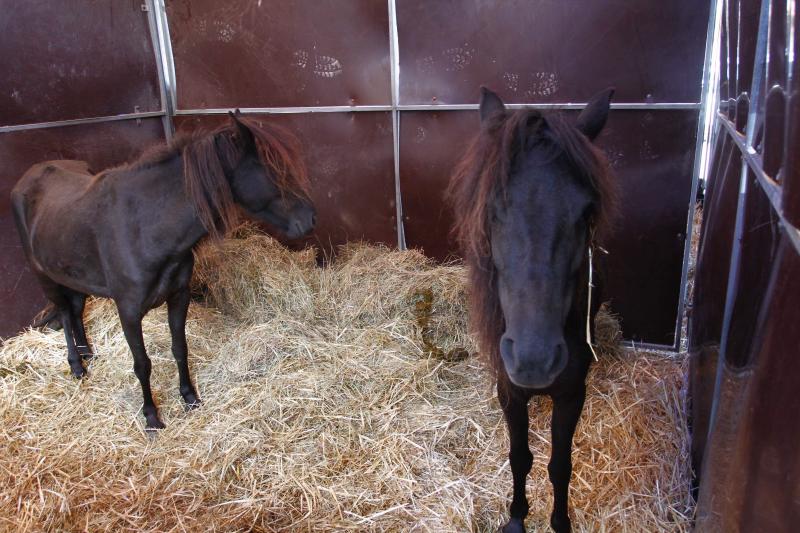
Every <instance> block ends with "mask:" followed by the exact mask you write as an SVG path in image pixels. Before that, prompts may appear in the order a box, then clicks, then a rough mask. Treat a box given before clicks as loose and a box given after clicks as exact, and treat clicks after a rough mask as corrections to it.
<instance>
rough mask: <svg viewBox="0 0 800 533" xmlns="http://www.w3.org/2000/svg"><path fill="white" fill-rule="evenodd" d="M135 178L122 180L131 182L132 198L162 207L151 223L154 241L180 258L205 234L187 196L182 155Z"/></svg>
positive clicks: (173, 157)
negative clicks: (168, 247)
mask: <svg viewBox="0 0 800 533" xmlns="http://www.w3.org/2000/svg"><path fill="white" fill-rule="evenodd" d="M136 174H138V175H137V176H135V177H129V176H121V178H122V179H123V180H130V181H129V182H128V184H129V186H130V187H133V188H134V190H133V194H139V195H146V196H147V197H148V198H147V199H148V201H151V202H154V203H157V204H159V205H163V206H164V213H162V215H161V216H160V217H157V219H156V220H152V221H150V224H152V225H153V231H154V232H155V233H156V238H157V239H158V240H159V241H161V242H167V243H170V245H171V247H172V249H174V250H175V251H176V253H177V254H179V255H180V254H183V253H188V252H190V251H191V249H192V248H194V247H195V246H196V245H197V243H198V242H199V241H200V240H201V239H203V237H205V236H206V235H208V231H207V230H206V228H205V227H203V224H202V223H201V221H200V218H199V217H198V216H197V212H196V211H195V207H194V205H193V204H192V202H191V200H190V199H189V198H188V196H187V195H186V191H185V185H184V167H183V160H182V157H181V152H180V151H178V152H176V153H175V154H174V155H173V156H172V157H168V158H165V159H163V160H161V161H159V162H157V163H154V164H152V165H150V166H148V167H146V168H141V169H139V170H138V171H137V172H136ZM131 178H133V179H131Z"/></svg>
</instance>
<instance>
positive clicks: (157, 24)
mask: <svg viewBox="0 0 800 533" xmlns="http://www.w3.org/2000/svg"><path fill="white" fill-rule="evenodd" d="M146 5H147V7H148V21H149V25H150V35H151V38H152V41H153V48H154V50H153V52H154V53H155V54H156V65H158V80H159V83H160V85H161V87H160V89H161V107H162V109H163V110H164V119H163V121H164V135H166V137H167V140H169V139H171V138H172V136H173V135H174V133H175V125H174V123H173V122H172V117H174V116H175V109H176V104H175V97H176V93H175V62H174V60H173V58H172V42H171V41H170V37H169V25H168V24H167V9H166V5H165V3H164V0H147V4H146Z"/></svg>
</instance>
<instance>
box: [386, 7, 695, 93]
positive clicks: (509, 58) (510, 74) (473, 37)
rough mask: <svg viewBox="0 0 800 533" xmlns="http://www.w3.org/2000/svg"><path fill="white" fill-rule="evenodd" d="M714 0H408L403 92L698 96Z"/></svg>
mask: <svg viewBox="0 0 800 533" xmlns="http://www.w3.org/2000/svg"><path fill="white" fill-rule="evenodd" d="M709 6H710V2H698V1H697V0H672V1H669V2H664V1H663V0H638V1H636V2H630V1H628V0H605V1H603V2H596V1H592V0H580V1H576V0H572V1H564V0H504V1H502V2H484V1H479V0H437V1H436V2H431V1H430V0H404V1H401V2H398V3H397V20H398V34H399V45H400V51H401V52H400V72H401V78H400V101H401V103H403V104H428V103H447V104H463V103H473V102H475V101H477V99H478V87H479V86H480V85H481V84H486V85H489V86H491V87H493V88H494V90H496V91H498V92H499V94H500V95H501V96H502V97H503V98H504V99H506V101H508V102H585V101H586V100H587V99H588V98H589V97H591V96H592V95H593V94H594V93H595V92H596V91H597V90H599V89H601V88H604V87H607V86H616V87H617V95H616V99H617V101H620V102H699V101H700V80H701V78H702V69H703V57H704V56H703V54H704V49H705V40H706V29H707V27H708V14H709Z"/></svg>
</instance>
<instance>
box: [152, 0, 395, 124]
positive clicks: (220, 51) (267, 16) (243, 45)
mask: <svg viewBox="0 0 800 533" xmlns="http://www.w3.org/2000/svg"><path fill="white" fill-rule="evenodd" d="M167 16H168V19H169V30H170V35H171V37H172V49H173V56H174V61H175V76H176V85H177V100H178V105H179V108H180V109H198V110H200V109H208V108H229V107H245V108H247V107H295V106H353V105H378V104H391V90H390V72H389V67H390V65H389V19H388V11H387V9H386V3H385V2H379V1H375V0H294V1H291V2H285V1H274V0H272V1H270V0H266V1H264V2H259V1H240V0H239V1H231V2H219V1H217V0H200V1H198V0H176V1H171V2H169V3H168V4H167Z"/></svg>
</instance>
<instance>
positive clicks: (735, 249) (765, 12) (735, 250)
mask: <svg viewBox="0 0 800 533" xmlns="http://www.w3.org/2000/svg"><path fill="white" fill-rule="evenodd" d="M769 14H770V0H763V1H762V3H761V13H760V16H759V23H758V40H757V43H756V53H755V65H754V68H753V80H752V82H751V87H750V103H751V105H750V109H749V110H748V115H747V128H746V137H745V145H744V147H743V148H744V151H746V152H750V154H753V153H755V150H754V149H753V139H754V138H755V132H756V121H757V116H758V109H759V101H760V99H761V92H762V86H763V78H764V67H765V66H766V53H765V52H766V48H767V47H768V41H767V37H768V31H769ZM738 61H739V59H738V51H737V69H738ZM745 155H746V154H745V153H743V154H742V158H743V159H744V158H745ZM749 172H750V164H749V162H748V161H747V160H743V161H742V173H741V175H740V178H739V198H738V201H737V205H736V222H735V226H734V230H733V243H732V246H731V262H730V267H729V270H728V286H727V289H726V292H725V309H724V312H723V317H722V334H721V339H720V348H719V355H718V356H717V369H716V375H715V378H714V397H713V400H712V403H711V412H710V415H709V419H708V420H709V422H708V436H707V438H708V439H709V441H710V439H711V438H712V436H713V434H714V429H715V426H716V423H715V422H716V414H717V409H718V408H719V392H720V388H721V386H722V375H723V369H724V368H725V364H726V357H727V350H728V337H729V336H730V328H731V318H732V316H733V307H734V303H735V301H736V290H737V288H738V286H739V265H740V262H741V261H740V259H741V253H742V235H743V233H744V217H745V203H746V199H747V181H748V179H747V178H748V174H749Z"/></svg>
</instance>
